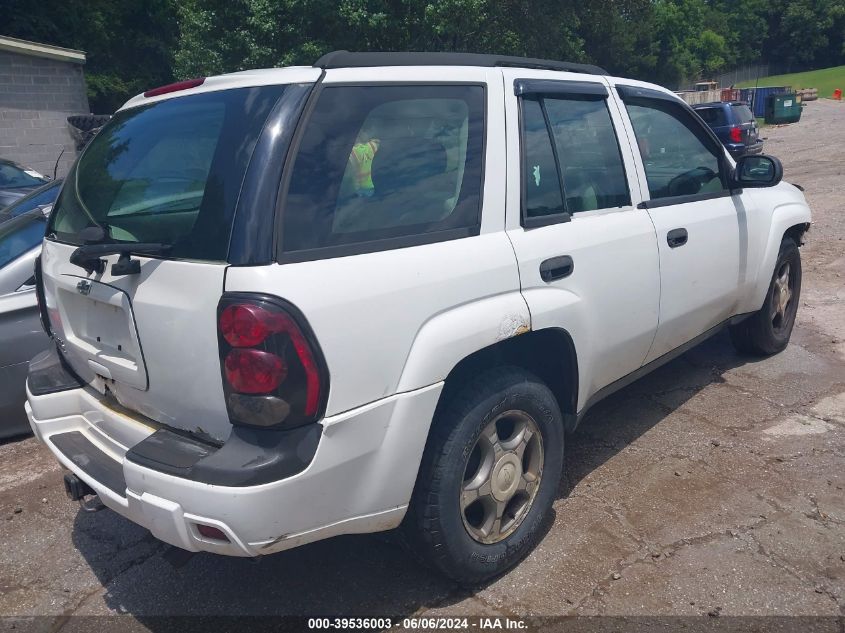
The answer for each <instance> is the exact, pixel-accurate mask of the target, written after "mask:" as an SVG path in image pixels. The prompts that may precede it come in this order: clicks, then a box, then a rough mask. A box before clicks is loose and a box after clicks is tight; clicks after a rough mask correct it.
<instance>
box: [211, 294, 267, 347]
mask: <svg viewBox="0 0 845 633" xmlns="http://www.w3.org/2000/svg"><path fill="white" fill-rule="evenodd" d="M275 322H276V315H274V314H271V313H270V312H268V311H267V310H265V309H264V308H262V307H260V306H257V305H251V304H248V303H246V304H235V305H230V306H229V307H227V308H226V309H224V310H223V312H221V313H220V333H221V334H222V335H223V338H224V339H226V342H227V343H228V344H229V345H231V346H232V347H254V346H256V345H258V344H259V343H263V342H264V339H266V338H267V337H268V336H269V335H270V333H271V332H273V331H274V326H275V325H276V323H275Z"/></svg>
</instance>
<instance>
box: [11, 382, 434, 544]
mask: <svg viewBox="0 0 845 633" xmlns="http://www.w3.org/2000/svg"><path fill="white" fill-rule="evenodd" d="M441 388H442V384H436V385H432V386H429V387H426V388H423V389H420V390H417V391H414V392H409V393H404V394H397V395H394V396H391V397H389V398H385V399H383V400H379V401H377V402H375V403H371V404H369V405H367V406H364V407H361V408H358V409H354V410H352V411H348V412H346V413H344V414H340V415H337V416H333V417H332V418H326V419H324V420H323V422H322V429H321V432H320V436H319V438H318V443H317V447H316V451H315V452H314V455H313V458H312V459H311V461H310V463H309V464H308V465H307V467H305V469H304V470H302V471H301V472H298V473H296V474H295V475H292V476H289V477H286V478H284V479H280V480H278V481H271V482H267V483H262V484H258V485H245V486H223V485H219V484H214V483H206V482H202V481H195V480H192V479H189V478H186V477H180V476H177V475H174V474H171V473H168V472H162V471H161V470H159V469H156V468H154V467H151V466H153V465H154V464H153V463H149V462H148V463H146V464H140V463H137V462H136V461H133V460H132V459H130V458H129V457H128V453H130V452H131V450H132V448H133V447H135V446H137V445H139V444H141V443H142V442H144V441H145V440H147V439H148V438H150V437H152V436H153V434H154V433H155V432H156V429H155V428H153V427H152V426H149V425H148V424H146V423H144V422H143V421H141V420H138V419H136V418H133V417H131V416H129V415H127V414H125V413H123V412H120V411H117V410H114V409H112V408H110V407H108V406H107V405H106V404H105V403H104V402H103V401H102V399H101V398H100V397H99V395H98V394H96V393H93V392H91V391H90V390H88V389H87V388H83V387H77V388H71V389H65V390H62V391H58V392H55V393H41V394H40V395H34V394H33V392H32V391H31V390H30V389H29V385H28V387H27V400H28V402H27V404H26V411H27V415H28V417H29V421H30V424H31V426H32V430H33V432H34V433H35V436H36V437H37V438H38V439H39V440H41V441H42V442H44V443H45V444H46V445H47V446H48V448H49V449H50V450H51V451H52V452H53V454H54V455H55V456H56V458H57V459H58V460H59V461H60V462H61V463H62V465H63V466H65V467H66V468H68V469H69V470H71V471H72V472H73V473H75V474H76V475H77V476H78V477H79V478H80V479H82V480H83V481H85V482H86V483H87V484H88V485H89V486H91V488H92V489H93V490H94V491H95V492H96V493H97V494H98V495H99V497H100V499H101V500H102V502H103V503H104V504H105V505H106V506H107V507H109V508H111V509H112V510H114V511H116V512H118V513H120V514H122V515H123V516H125V517H127V518H128V519H129V520H131V521H133V522H135V523H138V524H140V525H142V526H144V527H146V528H148V529H149V530H150V531H151V532H152V533H153V535H154V536H156V537H157V538H159V539H160V540H162V541H165V542H167V543H170V544H171V545H175V546H177V547H181V548H183V549H186V550H189V551H209V552H215V553H218V554H226V555H232V556H259V555H263V554H269V553H272V552H277V551H281V550H284V549H289V548H291V547H295V546H297V545H301V544H304V543H308V542H311V541H316V540H319V539H322V538H327V537H330V536H335V535H338V534H349V533H362V532H376V531H380V530H386V529H391V528H393V527H396V526H397V525H398V524H399V522H400V521H401V520H402V517H403V516H404V514H405V510H406V508H407V505H408V502H409V500H410V497H411V492H412V491H413V486H414V482H415V480H416V475H417V470H418V467H419V463H420V459H421V457H422V451H423V447H424V445H425V440H426V437H427V435H428V428H429V425H430V421H431V417H432V415H433V413H434V408H435V406H436V403H437V398H438V397H439V394H440V390H441ZM224 446H225V445H224ZM254 448H255V450H254V454H253V455H250V454H248V446H247V445H242V446H241V447H240V450H241V453H240V456H241V457H242V459H243V461H242V462H241V463H242V464H243V467H242V471H243V474H244V480H246V481H248V480H249V479H250V475H249V473H250V470H251V468H252V467H251V465H250V464H255V463H257V462H260V460H261V458H262V455H263V453H262V449H261V447H259V446H256V447H254ZM141 461H143V460H141ZM198 524H201V525H209V526H213V527H216V528H218V529H219V530H221V531H222V532H223V533H224V534H225V535H226V537H227V538H228V542H226V541H223V540H217V539H209V538H206V537H204V536H203V535H201V534H200V533H199V531H198V529H197V525H198Z"/></svg>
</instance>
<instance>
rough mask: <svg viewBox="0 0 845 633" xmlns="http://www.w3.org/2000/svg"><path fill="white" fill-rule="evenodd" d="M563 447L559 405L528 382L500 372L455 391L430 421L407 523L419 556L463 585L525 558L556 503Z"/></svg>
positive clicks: (528, 377)
mask: <svg viewBox="0 0 845 633" xmlns="http://www.w3.org/2000/svg"><path fill="white" fill-rule="evenodd" d="M491 429H492V431H491ZM526 430H527V431H530V433H528V432H526ZM483 432H484V433H485V434H484V437H482V433H483ZM517 440H519V443H517ZM563 441H564V433H563V420H562V417H561V413H560V409H559V407H558V404H557V401H556V399H555V397H554V395H553V394H552V392H551V391H550V390H549V388H548V387H547V386H546V385H545V384H543V383H542V382H541V381H540V380H539V379H538V378H537V377H535V376H533V375H532V374H530V373H528V372H526V371H524V370H522V369H519V368H516V367H499V368H495V369H491V370H488V371H486V372H483V373H482V374H480V375H478V376H476V377H475V378H474V379H472V380H470V381H468V382H467V383H466V384H464V385H463V386H462V387H460V388H459V389H458V390H457V391H456V392H455V393H454V394H453V396H452V397H450V399H449V400H448V401H446V402H444V403H442V406H439V407H438V410H437V413H436V414H435V419H434V421H433V425H432V432H431V434H430V436H429V439H428V443H427V445H426V448H425V451H424V454H423V459H422V463H421V465H420V471H419V475H418V478H417V484H416V486H415V488H414V494H413V498H412V500H411V506H410V508H409V510H408V514H407V515H406V517H405V522H404V525H403V528H404V530H405V535H406V538H407V542H408V544H409V546H410V547H411V549H412V551H413V552H414V554H415V555H416V556H417V558H419V559H420V560H421V562H423V563H424V564H428V565H431V566H433V567H435V568H436V569H437V570H439V571H440V572H442V573H443V574H445V575H446V576H448V577H449V578H451V579H452V580H455V581H457V582H459V583H461V584H477V583H480V582H483V581H485V580H487V579H489V578H492V577H494V576H497V575H499V574H501V573H503V572H504V571H506V570H508V569H509V568H511V567H512V566H514V565H515V564H516V563H518V562H519V561H520V560H522V559H523V558H525V556H527V555H528V553H529V552H530V551H531V550H532V548H533V547H534V545H535V544H536V542H537V540H538V538H539V536H540V535H541V533H542V529H543V526H544V523H545V520H546V518H547V517H548V515H549V513H550V510H551V506H552V502H553V501H554V499H555V494H556V492H557V489H558V484H559V482H560V476H561V472H562V470H563ZM497 443H498V446H499V449H500V450H498V451H497V449H496V444H497ZM520 446H522V449H521V452H520V448H519V447H520ZM538 447H539V448H538ZM517 455H519V457H517ZM514 460H517V461H514ZM520 468H521V469H522V470H521V471H520V470H519V469H520ZM486 473H489V475H490V476H489V477H488V476H487V474H486ZM473 474H474V475H475V476H474V477H473V476H470V475H473ZM532 478H533V479H532ZM494 482H495V483H494ZM513 482H515V483H513ZM494 486H495V488H494ZM513 486H516V488H513ZM510 490H514V492H512V493H510V494H512V496H510V497H508V494H509V491H510ZM476 494H478V495H479V496H478V498H477V499H476V500H475V501H472V502H468V500H469V499H470V498H471V497H473V496H474V495H476ZM501 507H504V512H502V511H501V510H500V509H499V508H501ZM496 514H499V515H500V516H501V517H502V518H501V519H500V520H499V523H498V525H497V523H496V519H495V518H493V517H494V516H495V515H496ZM489 520H492V521H493V523H492V524H491V523H490V521H489ZM486 529H489V534H488V535H487V536H485V535H484V532H485V530H486ZM485 540H486V542H483V541H485Z"/></svg>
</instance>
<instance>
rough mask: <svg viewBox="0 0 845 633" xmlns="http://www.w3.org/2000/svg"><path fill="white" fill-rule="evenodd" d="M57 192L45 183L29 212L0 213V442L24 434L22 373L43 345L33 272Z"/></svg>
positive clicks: (32, 197) (45, 340)
mask: <svg viewBox="0 0 845 633" xmlns="http://www.w3.org/2000/svg"><path fill="white" fill-rule="evenodd" d="M59 189H60V187H59V186H58V183H56V184H54V183H51V184H50V185H48V187H45V188H43V189H42V190H39V192H38V193H39V194H40V196H39V197H38V198H37V199H36V198H35V195H34V194H33V195H30V196H27V199H29V200H31V201H32V203H35V206H34V208H33V209H32V210H29V211H24V212H23V213H18V211H20V209H19V208H17V207H18V205H22V204H26V203H27V202H28V200H27V199H22V200H21V201H20V202H18V203H16V204H14V205H12V207H9V208H7V209H4V213H0V438H4V437H11V436H13V435H19V434H21V433H27V432H29V422H28V421H27V419H26V414H25V413H24V408H23V405H24V401H25V400H26V387H25V385H26V374H27V367H28V365H29V359H31V358H32V357H33V356H34V355H36V354H38V353H39V352H40V351H42V350H44V349H47V347H48V345H49V339H48V338H47V335H46V334H45V333H44V330H43V329H42V327H41V323H40V320H39V313H38V302H37V300H36V296H35V278H34V273H33V269H34V265H35V258H36V257H38V254H39V253H40V252H41V239H42V238H43V237H44V228H45V226H46V221H47V217H46V214H47V213H48V212H49V208H50V206H51V205H52V202H53V201H55V198H56V196H57V195H58V192H59ZM50 195H52V200H49V196H50Z"/></svg>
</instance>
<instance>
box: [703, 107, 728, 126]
mask: <svg viewBox="0 0 845 633" xmlns="http://www.w3.org/2000/svg"><path fill="white" fill-rule="evenodd" d="M695 111H696V112H697V113H698V116H700V117H701V118H702V119H704V122H705V123H706V124H707V125H709V126H710V127H721V126H723V125H727V124H728V122H727V121H726V120H725V111H724V110H723V109H722V108H721V107H718V108H715V107H714V108H696V109H695Z"/></svg>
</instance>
